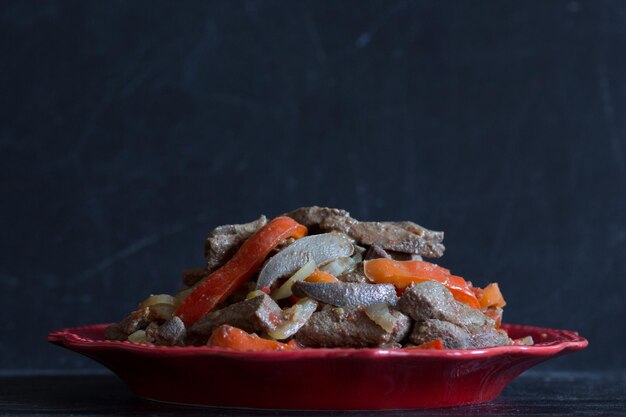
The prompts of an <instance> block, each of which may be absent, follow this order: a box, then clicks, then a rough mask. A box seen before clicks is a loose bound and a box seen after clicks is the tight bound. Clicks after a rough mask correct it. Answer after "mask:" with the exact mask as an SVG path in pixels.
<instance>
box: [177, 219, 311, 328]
mask: <svg viewBox="0 0 626 417" xmlns="http://www.w3.org/2000/svg"><path fill="white" fill-rule="evenodd" d="M306 233H307V229H306V227H304V226H303V225H301V224H300V223H298V222H296V221H295V220H293V219H291V218H289V217H277V218H275V219H273V220H272V221H270V222H269V223H268V224H266V225H265V226H264V227H263V228H261V229H260V230H259V231H257V232H256V233H255V234H254V235H252V236H251V237H250V238H249V239H248V240H246V241H245V242H244V244H243V245H242V246H241V248H239V250H238V251H237V253H235V255H234V256H233V257H232V258H231V259H230V260H229V261H228V262H226V264H224V265H223V266H222V267H221V268H219V269H218V270H217V271H215V272H213V273H211V274H210V275H209V276H208V277H207V278H205V279H204V280H203V281H201V282H200V283H199V284H198V285H197V286H196V288H194V290H193V291H192V292H191V294H189V295H188V296H187V297H186V298H185V300H184V301H183V303H182V304H181V305H180V306H179V307H178V308H177V309H176V311H175V312H174V314H175V315H176V316H178V317H180V319H181V320H182V321H183V322H184V323H185V324H186V325H187V326H189V325H191V324H193V323H195V322H196V321H198V320H199V319H200V318H201V317H202V316H204V315H205V314H207V313H208V312H209V311H211V310H213V309H214V308H215V306H217V305H218V304H220V303H221V302H222V301H224V300H225V299H226V297H228V296H229V295H230V294H232V293H233V292H234V291H235V290H236V289H237V287H239V286H240V285H241V284H243V283H244V282H245V281H247V280H248V279H250V277H252V275H254V273H255V272H256V271H257V270H259V268H260V267H261V265H262V264H263V261H264V260H265V258H267V255H269V253H270V252H271V251H272V249H274V248H275V247H276V246H277V245H278V244H279V243H280V242H282V241H283V240H285V239H287V238H289V237H295V238H300V237H303V236H305V235H306Z"/></svg>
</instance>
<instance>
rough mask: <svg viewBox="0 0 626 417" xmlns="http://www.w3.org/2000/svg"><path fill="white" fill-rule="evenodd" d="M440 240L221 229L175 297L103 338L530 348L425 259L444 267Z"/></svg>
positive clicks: (386, 233)
mask: <svg viewBox="0 0 626 417" xmlns="http://www.w3.org/2000/svg"><path fill="white" fill-rule="evenodd" d="M443 237H444V236H443V232H436V231H432V230H428V229H426V228H424V227H422V226H420V225H418V224H416V223H413V222H409V221H401V222H361V221H358V220H356V219H354V218H353V217H351V216H350V214H349V213H348V212H347V211H345V210H340V209H335V208H328V207H317V206H314V207H302V208H299V209H297V210H294V211H292V212H289V213H286V214H284V215H282V216H278V217H275V218H273V219H271V220H268V218H266V217H265V216H261V217H259V218H258V219H257V220H254V221H252V222H249V223H244V224H234V225H224V226H219V227H216V228H215V229H214V230H213V231H211V232H210V233H209V235H208V238H207V240H206V244H205V251H204V253H205V257H206V266H204V267H202V268H193V269H187V270H184V271H183V274H182V282H183V287H182V288H181V289H180V291H178V293H176V294H175V295H168V294H159V295H151V296H149V297H148V298H147V299H146V300H144V301H143V302H142V303H140V304H139V306H138V308H137V309H136V310H135V311H133V312H131V313H130V314H129V315H128V316H127V317H125V318H124V319H122V320H121V321H120V322H119V323H116V324H112V325H110V326H109V327H108V328H107V329H106V333H105V335H106V338H107V339H109V340H118V341H128V342H131V343H143V344H154V345H162V346H204V345H205V346H209V347H215V348H228V349H237V350H246V351H272V350H294V349H306V348H387V349H402V348H404V349H434V350H441V349H471V348H484V347H491V346H503V345H512V344H532V340H529V339H524V340H512V339H511V338H509V336H508V335H507V333H506V332H505V331H504V330H502V329H500V324H501V322H502V311H503V308H504V306H505V304H506V303H505V301H504V298H503V296H502V293H501V292H500V288H499V286H498V284H496V283H492V284H489V285H487V286H486V287H485V288H479V287H474V286H473V285H472V283H471V282H470V281H466V280H465V279H463V278H461V277H459V276H456V275H453V274H452V273H451V272H450V271H449V270H448V269H446V268H443V267H441V266H439V265H437V264H435V263H432V262H428V261H425V260H424V259H423V258H424V257H425V258H440V257H441V256H443V253H444V250H445V247H444V245H443V243H442V242H443Z"/></svg>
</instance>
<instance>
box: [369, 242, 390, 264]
mask: <svg viewBox="0 0 626 417" xmlns="http://www.w3.org/2000/svg"><path fill="white" fill-rule="evenodd" d="M380 258H384V259H391V255H389V254H388V253H387V252H386V251H385V250H384V249H383V248H381V247H380V246H378V245H372V246H370V248H369V249H368V250H367V252H365V256H364V257H363V259H364V260H366V261H369V260H370V259H380Z"/></svg>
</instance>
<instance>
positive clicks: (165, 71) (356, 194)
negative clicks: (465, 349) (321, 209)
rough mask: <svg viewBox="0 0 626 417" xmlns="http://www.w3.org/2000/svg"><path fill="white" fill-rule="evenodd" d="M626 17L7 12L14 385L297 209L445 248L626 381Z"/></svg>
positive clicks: (232, 9) (5, 286)
mask: <svg viewBox="0 0 626 417" xmlns="http://www.w3.org/2000/svg"><path fill="white" fill-rule="evenodd" d="M625 112H626V3H624V2H619V1H531V2H529V1H514V2H500V1H475V2H447V1H428V2H424V1H420V2H408V1H398V2H390V1H370V2H360V1H355V2H332V1H328V2H317V1H311V2H289V1H287V2H277V1H259V2H252V1H250V2H238V1H223V2H203V1H201V2H147V3H142V2H125V1H121V2H110V1H76V2H70V1H64V2H57V1H49V2H38V1H35V2H25V1H15V2H11V1H4V2H2V4H1V5H0V154H1V159H0V161H1V166H0V180H1V181H0V185H1V187H2V188H1V194H0V195H1V196H2V204H1V205H0V245H1V246H0V305H1V306H2V307H1V308H2V313H3V314H2V317H3V318H2V321H0V333H1V334H2V337H1V338H0V367H2V368H23V367H26V368H74V367H96V366H98V365H97V364H95V363H93V362H90V361H88V360H87V359H84V358H82V357H79V356H78V355H75V354H72V353H70V352H65V351H62V350H61V349H59V348H57V347H54V346H49V345H47V344H46V342H45V335H46V334H47V332H49V331H51V330H53V329H56V328H59V327H66V326H76V325H82V324H88V323H98V322H110V321H114V320H117V319H119V318H121V317H122V316H123V315H124V314H125V313H126V312H128V311H129V310H131V309H132V308H133V307H134V306H135V305H136V303H137V302H138V301H140V300H141V299H142V298H143V297H144V296H145V295H147V294H148V293H151V292H171V291H174V290H176V289H177V287H178V286H179V271H180V270H181V269H183V268H186V267H193V266H198V265H201V264H202V262H203V257H202V252H203V239H204V237H205V235H206V234H207V232H208V231H209V230H210V229H211V228H212V227H213V226H215V225H218V224H223V223H228V222H240V221H248V220H251V219H253V218H254V217H255V216H257V215H258V214H260V213H265V214H267V215H275V214H278V213H281V212H284V211H286V210H290V209H293V208H295V207H298V206H303V205H310V204H320V205H330V206H337V207H342V208H346V209H348V210H349V211H351V213H352V214H353V215H354V216H355V217H357V218H360V219H372V220H374V219H411V220H414V221H417V222H419V223H422V224H423V225H425V226H427V227H431V228H435V229H443V230H445V231H446V246H447V248H448V250H447V252H446V255H445V257H444V258H443V259H442V260H441V264H442V265H444V266H447V267H449V268H451V269H452V270H453V271H454V272H456V273H458V274H460V275H462V276H464V277H466V278H468V279H471V280H472V281H473V282H475V283H477V284H480V285H483V284H485V283H487V282H488V281H498V282H500V284H501V287H502V289H503V291H504V293H505V296H506V298H507V300H508V302H509V305H508V307H507V309H506V316H505V319H506V320H507V321H509V322H515V323H527V324H534V325H539V326H546V327H556V328H569V329H575V330H579V331H580V332H581V333H582V334H583V335H584V336H587V337H588V338H589V340H590V343H591V345H590V347H589V349H587V350H586V351H585V352H582V353H579V354H576V355H572V356H570V357H567V358H563V359H559V360H557V361H554V362H551V363H549V364H546V365H544V366H545V367H557V368H559V367H560V368H574V369H591V368H624V367H626V359H625V358H624V356H623V354H622V349H621V347H620V346H622V345H623V344H624V343H625V342H626V337H625V334H624V333H625V332H624V328H625V327H626V326H625V325H624V321H626V310H625V308H624V296H625V294H626V284H625V283H624V282H625V281H626V276H625V275H626V266H625V261H626V259H625V258H626V256H625V255H626V193H625V191H626V118H625V117H624V116H625Z"/></svg>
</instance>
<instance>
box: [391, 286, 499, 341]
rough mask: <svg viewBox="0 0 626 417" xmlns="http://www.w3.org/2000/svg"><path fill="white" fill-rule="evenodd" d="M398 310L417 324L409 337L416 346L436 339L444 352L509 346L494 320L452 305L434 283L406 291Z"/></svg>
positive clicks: (450, 298)
mask: <svg viewBox="0 0 626 417" xmlns="http://www.w3.org/2000/svg"><path fill="white" fill-rule="evenodd" d="M398 308H399V309H400V311H402V312H403V313H405V314H407V315H408V316H409V317H411V318H412V319H413V320H415V321H416V322H417V323H416V325H415V329H414V330H413V334H412V335H411V341H412V342H413V343H416V344H420V343H424V342H428V341H430V340H434V339H438V338H441V339H442V340H443V342H444V346H445V347H446V348H448V349H466V348H468V347H487V346H500V345H508V344H510V343H511V340H510V339H509V338H508V336H507V335H506V333H504V332H501V331H498V330H496V329H495V322H494V320H492V319H491V318H489V317H487V316H486V315H484V314H483V313H482V312H481V311H479V310H477V309H475V308H471V307H468V306H466V305H465V304H463V303H460V302H458V301H456V300H455V299H454V297H453V296H452V293H451V292H450V291H449V290H448V289H447V288H446V287H444V286H443V285H441V284H440V283H438V282H435V281H426V282H423V283H421V284H417V285H413V286H411V287H409V288H407V289H406V290H405V291H404V293H403V294H402V297H401V298H400V300H399V301H398ZM450 346H454V347H450ZM463 346H465V347H463Z"/></svg>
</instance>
